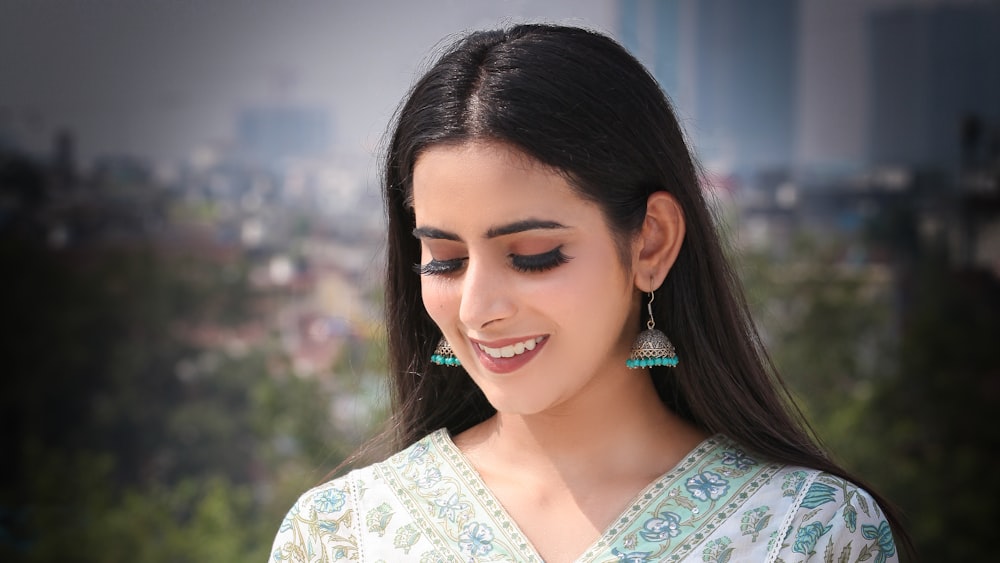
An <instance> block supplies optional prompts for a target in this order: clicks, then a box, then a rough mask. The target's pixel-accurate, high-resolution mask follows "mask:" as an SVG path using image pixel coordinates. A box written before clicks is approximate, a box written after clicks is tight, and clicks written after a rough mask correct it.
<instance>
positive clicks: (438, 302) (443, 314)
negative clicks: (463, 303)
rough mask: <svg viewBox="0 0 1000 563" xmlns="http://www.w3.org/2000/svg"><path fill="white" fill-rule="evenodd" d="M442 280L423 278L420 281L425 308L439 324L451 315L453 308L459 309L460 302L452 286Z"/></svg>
mask: <svg viewBox="0 0 1000 563" xmlns="http://www.w3.org/2000/svg"><path fill="white" fill-rule="evenodd" d="M447 285H448V284H446V283H444V282H442V281H441V280H435V279H433V278H431V279H427V278H423V279H421V282H420V296H421V299H422V300H423V302H424V309H426V310H427V314H428V315H430V316H431V319H433V320H434V322H435V323H437V324H438V325H439V326H440V325H441V324H442V323H443V322H444V321H445V319H447V318H448V317H449V315H450V314H451V312H452V310H454V311H456V312H457V311H458V303H457V301H456V300H455V297H454V296H453V295H452V294H453V293H454V291H453V289H452V288H449V287H447Z"/></svg>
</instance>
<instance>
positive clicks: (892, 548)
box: [861, 520, 896, 563]
mask: <svg viewBox="0 0 1000 563" xmlns="http://www.w3.org/2000/svg"><path fill="white" fill-rule="evenodd" d="M861 535H863V536H864V537H865V539H869V540H877V543H878V555H876V556H875V563H885V560H886V557H890V556H893V555H895V554H896V542H895V540H893V539H892V529H890V528H889V523H888V522H886V521H885V520H883V521H882V522H881V523H880V524H879V525H878V527H877V528H876V527H875V526H872V525H870V524H865V525H864V526H861Z"/></svg>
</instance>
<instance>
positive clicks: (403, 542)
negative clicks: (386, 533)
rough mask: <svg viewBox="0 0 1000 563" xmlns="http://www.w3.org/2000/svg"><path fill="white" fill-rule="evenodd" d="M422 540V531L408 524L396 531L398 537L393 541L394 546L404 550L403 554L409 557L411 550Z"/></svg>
mask: <svg viewBox="0 0 1000 563" xmlns="http://www.w3.org/2000/svg"><path fill="white" fill-rule="evenodd" d="M419 539H420V531H419V530H417V527H416V526H414V525H413V524H407V525H405V526H403V527H401V528H400V529H398V530H396V537H395V538H394V539H393V540H392V546H393V547H395V548H397V549H402V550H403V553H405V554H407V555H409V553H410V548H411V547H413V544H415V543H417V540H419Z"/></svg>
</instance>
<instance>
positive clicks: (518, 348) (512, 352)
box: [476, 336, 545, 358]
mask: <svg viewBox="0 0 1000 563" xmlns="http://www.w3.org/2000/svg"><path fill="white" fill-rule="evenodd" d="M542 340H545V337H544V336H538V337H535V338H529V339H527V340H524V341H522V342H516V343H514V344H510V345H508V346H503V347H501V348H490V347H489V346H486V345H485V344H479V343H477V344H476V346H478V347H479V349H480V350H482V351H483V352H484V353H486V355H488V356H489V357H491V358H513V357H514V356H520V355H521V354H523V353H525V352H530V351H532V350H534V349H535V346H537V345H538V344H539V343H541V341H542Z"/></svg>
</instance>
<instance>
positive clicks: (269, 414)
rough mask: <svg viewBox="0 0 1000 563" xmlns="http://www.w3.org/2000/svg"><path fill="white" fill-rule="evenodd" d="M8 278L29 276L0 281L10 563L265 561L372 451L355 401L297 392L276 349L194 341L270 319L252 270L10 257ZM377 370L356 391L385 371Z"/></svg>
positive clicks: (3, 469) (209, 258)
mask: <svg viewBox="0 0 1000 563" xmlns="http://www.w3.org/2000/svg"><path fill="white" fill-rule="evenodd" d="M202 250H204V249H202ZM0 260H3V262H4V263H5V267H9V268H10V269H11V271H14V272H17V273H18V275H16V276H4V277H3V278H0V296H2V298H3V299H4V300H5V301H6V303H5V309H4V310H5V312H7V313H8V315H10V317H11V318H13V319H16V320H17V323H16V327H17V329H18V333H17V338H16V339H15V340H7V341H6V342H5V343H4V347H5V349H4V350H3V355H2V357H3V358H4V359H5V365H4V372H5V377H4V378H3V382H2V384H0V385H2V386H3V389H0V416H2V422H3V424H2V425H0V433H2V436H3V443H4V444H5V453H6V455H5V456H4V458H5V459H4V463H3V464H0V475H2V479H0V482H2V483H3V484H2V485H0V560H3V561H29V562H34V561H38V562H41V561H57V560H67V559H68V560H72V561H101V562H116V561H121V562H125V561H128V562H151V563H152V562H159V561H171V562H177V561H181V562H183V561H192V562H194V561H262V560H264V559H265V558H266V556H267V552H268V550H269V548H270V542H271V539H272V538H273V536H274V533H275V532H276V530H277V526H278V524H279V523H280V521H281V518H282V517H283V516H284V513H285V511H286V510H287V509H288V508H289V507H290V506H291V504H292V502H293V501H294V499H295V497H296V496H297V495H299V494H301V493H302V492H303V491H304V490H305V489H307V488H308V487H310V486H313V485H315V484H318V483H319V482H320V480H321V479H322V478H323V477H324V476H325V475H326V474H327V472H328V471H329V470H330V469H332V468H333V467H335V466H336V465H337V464H338V463H339V462H340V461H341V460H342V459H343V457H344V456H345V454H346V453H347V452H348V451H350V450H351V449H352V448H353V447H354V445H355V443H356V441H357V439H358V436H357V429H356V428H352V429H350V430H351V431H350V432H344V431H342V430H341V429H340V428H337V427H336V426H335V425H334V424H331V416H330V414H331V404H333V402H334V400H335V398H336V397H337V396H338V394H339V393H342V392H343V389H342V388H341V387H338V386H337V385H331V384H329V382H326V383H324V381H323V380H320V379H309V378H303V377H299V376H296V375H294V374H292V370H291V369H290V364H289V362H288V360H287V358H285V356H284V354H283V352H282V349H281V347H280V346H279V345H278V344H277V342H276V339H275V338H273V337H267V338H265V339H264V340H263V342H261V343H258V344H257V345H255V346H254V347H253V348H250V349H246V350H241V349H238V348H237V349H232V350H229V349H227V348H225V347H222V346H218V345H207V344H205V343H202V342H199V341H198V340H197V339H192V338H191V337H190V334H191V327H196V326H199V325H200V324H204V325H206V326H213V327H221V328H225V327H232V326H237V325H238V323H241V322H243V321H245V320H247V319H248V312H250V311H255V309H254V306H255V303H257V302H258V301H259V300H258V301H255V299H254V298H255V296H254V295H253V293H252V291H251V289H250V288H249V287H248V285H247V283H246V280H247V276H246V272H247V271H248V269H249V261H248V260H249V259H248V258H247V257H245V256H242V255H239V254H234V253H232V252H228V251H227V252H225V253H223V255H222V256H219V255H217V254H213V253H212V252H211V249H209V252H199V250H198V249H195V251H192V252H178V251H177V249H166V248H162V247H157V246H155V245H152V244H146V243H136V244H129V245H93V246H88V247H80V248H75V249H72V250H69V251H62V252H54V251H52V250H50V249H48V248H46V247H44V246H41V245H34V244H32V243H30V242H28V241H24V240H0ZM366 346H367V345H366ZM366 346H365V347H364V348H365V349H367V348H366ZM360 361H362V365H363V369H362V372H361V373H359V374H356V377H355V379H356V380H357V381H355V382H353V383H352V384H351V386H349V388H360V387H363V386H364V385H368V384H367V383H363V381H362V380H363V377H362V374H364V373H367V372H368V371H370V370H371V369H372V368H373V366H376V365H377V360H370V359H368V358H366V357H361V358H360Z"/></svg>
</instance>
